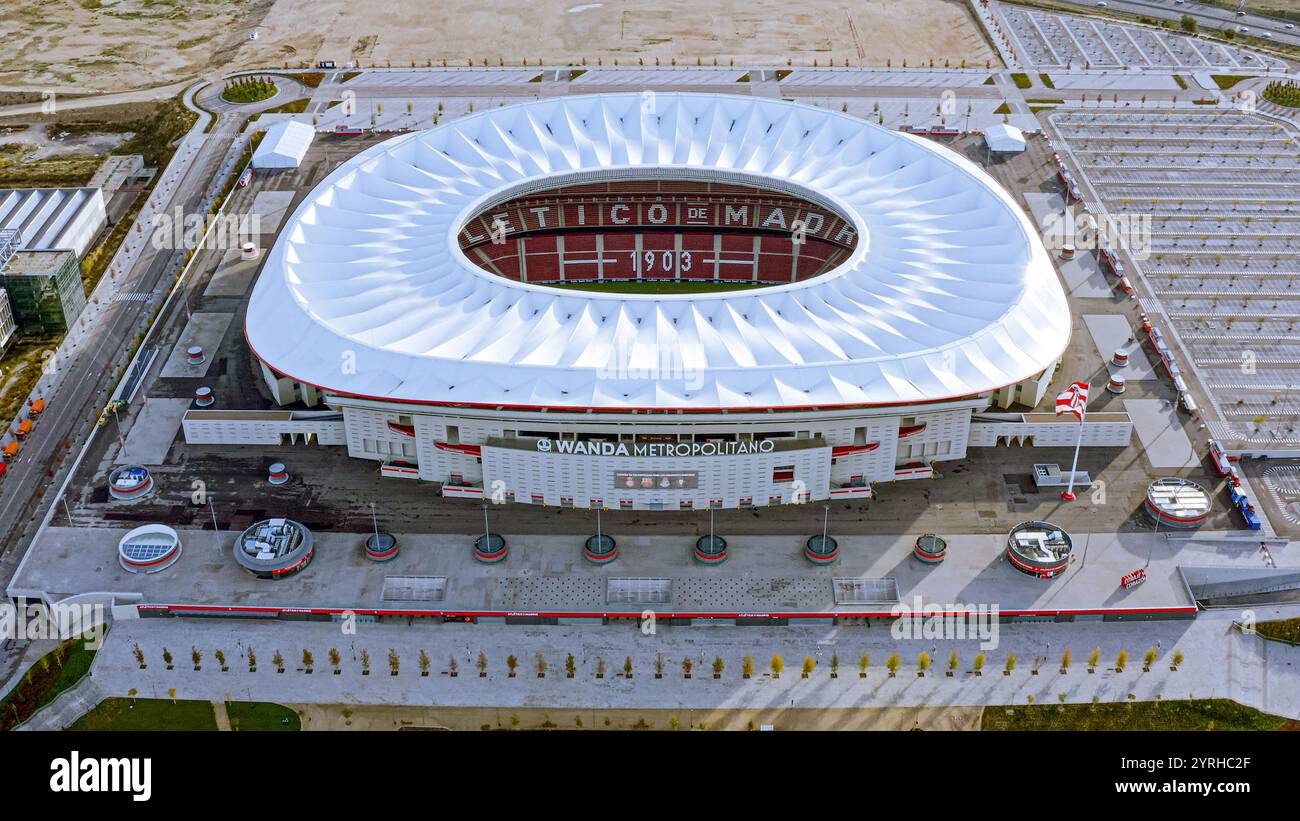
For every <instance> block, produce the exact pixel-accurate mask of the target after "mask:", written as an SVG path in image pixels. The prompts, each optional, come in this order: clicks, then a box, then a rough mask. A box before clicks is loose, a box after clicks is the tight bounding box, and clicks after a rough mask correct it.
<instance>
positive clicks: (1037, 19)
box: [995, 4, 1286, 71]
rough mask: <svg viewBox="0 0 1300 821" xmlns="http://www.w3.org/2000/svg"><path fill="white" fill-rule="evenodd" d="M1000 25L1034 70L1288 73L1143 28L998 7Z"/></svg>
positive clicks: (1236, 52)
mask: <svg viewBox="0 0 1300 821" xmlns="http://www.w3.org/2000/svg"><path fill="white" fill-rule="evenodd" d="M997 9H998V14H999V15H1000V18H1001V19H1000V20H999V21H998V23H997V27H998V29H999V30H1000V32H1001V34H1002V35H1003V36H1004V37H1006V38H1007V39H1008V40H1009V41H1010V43H1011V46H1012V48H1013V49H1014V51H1015V53H1016V55H1017V56H1018V57H1019V58H1020V61H1021V63H1022V64H1024V65H1026V66H1032V67H1035V68H1061V67H1066V68H1119V67H1132V68H1170V69H1193V70H1194V69H1222V70H1234V69H1248V70H1252V71H1268V70H1270V69H1273V70H1278V69H1285V67H1286V66H1285V63H1283V62H1282V61H1280V60H1277V59H1274V58H1272V57H1269V56H1267V55H1264V54H1258V53H1256V52H1252V51H1247V50H1245V49H1240V48H1236V47H1233V46H1226V45H1223V44H1220V43H1214V42H1210V41H1207V40H1202V39H1199V38H1195V37H1188V36H1186V35H1182V34H1174V33H1172V32H1165V31H1159V30H1157V29H1154V28H1148V27H1145V26H1130V25H1123V24H1120V23H1107V22H1103V21H1101V20H1093V19H1089V18H1086V17H1074V16H1071V15H1064V14H1053V13H1051V12H1045V11H1036V10H1030V9H1024V8H1019V7H1016V6H1009V5H1005V4H999V5H998V7H997ZM995 19H997V18H995Z"/></svg>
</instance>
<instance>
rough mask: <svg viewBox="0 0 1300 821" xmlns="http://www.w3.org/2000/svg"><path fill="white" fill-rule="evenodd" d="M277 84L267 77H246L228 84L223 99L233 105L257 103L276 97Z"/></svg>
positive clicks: (222, 93)
mask: <svg viewBox="0 0 1300 821" xmlns="http://www.w3.org/2000/svg"><path fill="white" fill-rule="evenodd" d="M275 92H276V88H275V83H274V82H272V81H271V80H270V79H269V78H267V77H253V76H250V75H244V76H240V77H236V78H235V79H233V80H229V81H227V82H226V87H225V88H224V89H223V90H222V92H221V96H222V98H223V99H225V100H227V101H229V102H232V103H256V102H260V101H261V100H269V99H270V98H272V97H274V96H275Z"/></svg>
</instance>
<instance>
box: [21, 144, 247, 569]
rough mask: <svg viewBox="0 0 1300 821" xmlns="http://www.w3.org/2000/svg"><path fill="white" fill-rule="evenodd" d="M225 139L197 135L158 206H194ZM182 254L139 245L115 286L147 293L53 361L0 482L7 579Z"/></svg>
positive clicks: (117, 307)
mask: <svg viewBox="0 0 1300 821" xmlns="http://www.w3.org/2000/svg"><path fill="white" fill-rule="evenodd" d="M232 140H233V134H231V133H222V132H221V131H220V130H219V129H218V130H214V132H213V133H212V134H209V135H207V136H206V137H205V138H204V139H203V141H202V143H201V144H200V147H199V149H198V153H197V154H196V155H195V157H194V159H193V160H191V161H190V165H189V167H188V168H187V169H186V170H185V173H184V176H183V177H182V178H181V181H180V183H179V184H178V185H177V186H176V189H175V191H173V193H172V195H171V197H170V198H169V199H168V200H167V202H166V203H165V209H163V210H167V211H170V210H171V209H173V208H175V207H177V206H179V207H181V208H182V209H183V210H184V211H185V212H187V213H188V212H190V211H193V210H195V209H196V208H197V207H198V205H199V203H201V201H202V199H203V197H204V195H205V193H206V192H207V191H208V189H209V188H210V187H211V185H212V175H213V173H214V172H215V170H216V168H217V165H218V163H220V162H221V160H222V158H223V157H224V156H225V153H226V151H227V150H228V147H229V145H230V143H231V141H232ZM182 255H183V251H181V250H173V249H161V250H160V249H155V248H153V247H152V245H149V246H146V249H145V250H144V251H143V252H142V253H141V254H140V256H139V257H138V259H137V260H136V263H135V265H134V266H133V267H132V268H131V269H130V270H129V271H127V272H126V273H125V275H124V278H123V281H122V284H121V286H119V291H120V292H121V293H125V294H143V293H147V294H150V295H151V297H152V299H150V300H136V299H131V300H120V301H113V302H112V303H110V304H109V305H108V306H107V307H106V308H105V310H104V311H103V313H102V314H101V315H100V316H98V317H96V318H95V319H94V320H92V325H91V326H90V330H89V333H88V334H87V336H86V338H85V339H84V340H83V341H82V342H81V344H80V345H79V346H78V348H77V352H76V353H75V355H74V356H73V357H72V359H71V361H69V362H65V363H61V364H60V367H64V368H66V369H67V372H66V373H65V374H64V375H63V379H62V381H60V382H59V384H58V386H57V387H56V388H55V390H54V391H53V392H52V393H51V394H50V395H48V396H47V397H46V411H45V413H44V414H42V415H41V418H40V419H39V420H38V421H37V423H36V425H35V427H34V428H33V430H32V433H31V434H30V435H29V436H28V437H27V440H26V441H25V442H24V443H23V450H22V453H21V456H20V458H19V459H18V460H16V461H15V462H13V463H11V464H10V467H9V471H8V473H7V475H6V476H5V481H4V482H3V483H0V579H4V580H5V582H6V583H7V582H8V579H9V577H10V576H11V575H12V573H13V570H14V568H15V567H16V566H17V562H18V560H19V559H20V558H21V556H22V553H23V552H24V550H25V547H26V541H27V538H28V537H29V536H30V535H31V530H32V528H33V527H34V525H35V524H36V521H35V519H34V516H35V514H36V513H37V512H38V510H39V509H40V502H41V501H42V498H43V496H44V494H45V493H46V492H48V491H52V490H53V489H54V488H55V487H56V484H55V482H56V481H57V479H58V477H57V476H56V475H55V474H56V473H57V472H58V468H59V467H60V465H61V463H62V460H63V457H64V456H66V455H69V454H72V453H75V452H76V450H77V449H78V448H79V447H80V446H81V444H82V443H83V442H84V441H85V438H86V436H87V435H89V433H90V432H91V431H92V430H93V429H94V424H95V419H96V418H97V415H98V412H99V410H100V408H101V407H102V405H103V402H104V401H105V400H106V399H107V397H108V395H109V392H110V391H111V389H112V387H113V385H114V384H115V378H116V377H115V373H116V370H117V369H116V367H114V365H115V363H118V362H119V361H120V360H121V359H122V357H123V356H124V354H125V353H126V352H127V351H128V350H129V349H130V346H131V342H132V340H133V339H134V338H135V336H136V335H137V334H139V333H142V332H143V330H144V328H145V327H146V323H147V321H148V319H149V314H150V312H151V311H152V309H153V306H154V305H156V304H157V303H158V302H159V301H160V300H161V299H163V298H164V296H165V294H166V293H167V291H168V290H169V289H170V288H171V284H172V280H171V277H170V276H169V275H170V274H172V273H174V272H175V271H176V270H177V269H178V267H179V265H180V261H181V259H182ZM56 456H57V457H58V458H59V460H60V461H56ZM38 494H40V495H38ZM51 495H52V494H51ZM16 547H19V548H20V549H15V548H16Z"/></svg>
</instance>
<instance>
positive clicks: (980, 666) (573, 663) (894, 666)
mask: <svg viewBox="0 0 1300 821" xmlns="http://www.w3.org/2000/svg"><path fill="white" fill-rule="evenodd" d="M133 652H134V654H135V660H136V663H137V664H139V666H140V669H142V670H143V669H145V668H146V667H148V663H147V661H146V659H145V655H144V650H142V649H141V648H140V645H139V644H136V645H135V646H134V647H133ZM212 655H213V658H215V659H216V661H217V664H218V665H220V667H221V670H222V671H223V672H224V671H228V670H229V669H230V666H229V663H228V659H227V658H226V654H225V653H224V652H223V651H221V650H216V651H214V652H213V654H212ZM326 657H327V658H328V660H329V665H330V667H331V668H332V669H333V671H334V674H335V675H339V674H341V673H342V664H343V656H342V654H341V653H340V652H339V651H338V650H337V649H336V648H330V650H329V652H328V653H327V654H326ZM244 658H245V659H246V660H247V662H248V669H249V672H256V671H257V661H258V659H257V653H256V652H255V651H254V650H253V648H251V647H250V648H248V651H247V653H245V654H244ZM1159 658H1160V651H1159V650H1158V649H1157V648H1155V647H1152V648H1150V649H1148V650H1147V651H1146V653H1145V654H1144V655H1143V657H1142V661H1143V664H1142V669H1143V671H1144V672H1149V671H1150V670H1151V668H1152V666H1154V665H1155V663H1156V662H1157V661H1158V660H1159ZM1184 658H1185V657H1184V655H1183V652H1182V651H1181V650H1175V651H1174V653H1173V654H1172V655H1171V656H1170V669H1171V670H1177V669H1178V667H1179V666H1180V665H1182V663H1183V661H1184ZM162 660H163V663H164V664H166V665H167V669H168V670H171V669H173V667H174V666H175V663H174V662H175V658H174V657H173V656H172V653H171V651H170V650H168V649H167V648H166V647H164V648H163V651H162ZM359 660H360V663H361V674H362V675H370V670H371V658H370V652H369V651H368V650H362V651H361V655H360V657H359ZM190 661H191V662H192V663H193V665H194V669H195V670H201V669H202V667H203V651H201V650H199V649H198V648H197V647H192V648H190ZM299 661H300V662H301V667H300V669H301V670H302V671H303V672H305V673H311V672H312V671H313V670H314V669H315V666H316V657H315V655H314V654H313V653H312V652H311V651H310V650H306V649H304V650H303V651H302V655H301V657H300V658H299ZM1073 661H1074V656H1073V654H1072V652H1071V651H1070V650H1068V649H1067V650H1065V652H1064V653H1062V654H1061V661H1060V667H1059V670H1060V672H1061V673H1062V674H1065V673H1067V672H1069V670H1070V667H1071V665H1072V664H1073ZM1128 662H1129V653H1128V651H1127V650H1120V651H1119V653H1118V654H1117V655H1116V656H1115V662H1114V669H1115V671H1116V672H1123V671H1124V669H1125V668H1126V667H1128ZM987 663H988V657H987V656H986V655H985V654H984V653H982V652H981V653H976V654H975V656H974V658H973V659H972V662H971V668H972V669H971V672H973V673H974V674H975V675H977V676H979V675H983V672H984V668H985V666H986V665H987ZM416 664H417V666H418V667H419V670H420V675H421V676H427V675H429V671H430V669H431V667H432V666H433V661H432V659H431V658H430V657H429V654H428V653H427V652H425V651H424V650H421V651H420V654H419V656H418V657H417V659H416ZM933 664H934V660H933V659H932V658H931V657H930V654H929V653H926V652H924V651H923V652H921V653H919V654H917V657H916V669H917V675H918V676H924V675H925V674H926V673H928V672H929V671H930V669H931V668H932V667H933ZM1018 664H1019V657H1018V656H1017V655H1016V654H1015V653H1008V654H1007V656H1006V658H1005V659H1004V661H1003V668H1002V672H1003V674H1004V675H1011V673H1012V672H1013V671H1014V670H1015V669H1016V667H1017V665H1018ZM1100 664H1101V648H1099V647H1098V648H1094V649H1093V650H1092V652H1090V653H1089V654H1088V665H1087V666H1088V672H1089V673H1092V672H1095V671H1096V669H1097V667H1098V666H1099V665H1100ZM271 666H272V667H274V668H275V670H276V672H278V673H283V672H284V671H285V666H286V661H285V657H284V654H283V653H281V652H280V651H279V650H276V651H275V653H274V654H273V655H272V656H271ZM519 666H520V662H519V658H518V657H517V656H514V655H510V656H507V657H506V669H507V671H508V675H509V677H510V678H515V677H516V676H517V675H518V673H519ZM667 666H668V660H667V659H665V658H664V655H663V654H662V653H659V654H657V655H656V656H655V660H654V676H655V678H663V676H664V671H665V669H667ZM680 666H681V670H682V675H683V677H684V678H692V677H693V675H694V672H695V661H694V660H693V659H692V658H691V657H690V656H686V657H684V658H682V660H681V663H680ZM870 666H871V656H870V655H869V654H867V653H863V654H862V655H861V656H859V657H858V661H857V667H858V675H859V676H860V677H861V678H866V676H867V670H868V668H869V667H870ZM902 666H903V660H902V658H901V657H900V656H899V655H898V654H897V653H892V654H890V656H889V658H888V659H886V660H885V669H886V670H888V671H889V675H890V677H891V678H892V677H894V676H895V675H897V673H898V671H899V669H900V668H901V667H902ZM401 667H402V659H401V656H400V655H399V654H398V652H397V651H396V650H394V649H389V651H388V670H389V674H390V675H394V676H396V675H398V674H399V673H400V672H401ZM474 667H475V668H476V669H477V670H478V674H479V677H481V678H483V677H486V676H487V674H488V657H487V654H486V653H484V652H481V651H480V652H479V654H478V658H477V659H476V660H475V662H474ZM709 667H710V669H711V670H712V672H713V677H714V678H715V679H718V678H722V673H723V671H724V670H725V669H726V663H725V662H724V661H723V660H722V657H721V656H715V657H714V659H713V663H712V664H711V665H709ZM816 668H817V660H816V659H815V658H813V657H812V656H804V660H803V664H802V666H801V667H800V673H801V675H802V676H803V677H804V678H808V677H809V676H810V675H812V673H813V671H814V670H816ZM533 669H534V670H536V672H537V677H538V678H545V677H546V674H547V672H548V671H549V670H550V663H549V662H548V661H547V660H546V656H545V655H544V654H542V653H537V654H536V655H535V656H534V659H533ZM768 669H769V670H770V671H771V673H772V676H773V677H774V678H780V676H781V674H782V673H783V672H785V659H784V658H783V657H782V656H781V654H780V653H773V654H772V658H771V661H770V662H769V663H768ZM740 670H741V676H742V677H744V678H750V677H752V676H753V675H754V672H755V662H754V657H753V656H745V657H744V658H743V659H742V660H741V667H740ZM564 671H565V675H566V677H568V678H574V677H575V676H576V675H577V672H578V662H577V660H576V659H575V658H574V656H573V654H572V653H569V654H568V655H567V656H566V657H565V659H564ZM445 672H446V673H447V674H448V675H450V676H453V677H455V676H458V675H459V674H460V669H459V662H458V661H457V660H456V657H455V656H451V657H449V658H448V659H447V667H446V671H445ZM595 672H596V678H605V675H606V673H607V672H608V667H607V665H606V662H605V658H604V656H597V657H596V665H595ZM633 672H634V665H633V663H632V657H631V656H627V657H626V658H625V659H624V660H623V667H622V673H623V677H624V678H632V675H633ZM958 672H962V661H961V656H960V655H959V654H958V652H957V651H956V650H953V651H952V653H951V655H949V656H948V670H947V674H948V675H949V676H953V675H955V674H956V673H958ZM1036 672H1037V668H1036V667H1035V673H1036ZM839 673H840V657H839V655H838V654H836V655H832V656H831V659H830V674H831V677H832V678H838V677H839Z"/></svg>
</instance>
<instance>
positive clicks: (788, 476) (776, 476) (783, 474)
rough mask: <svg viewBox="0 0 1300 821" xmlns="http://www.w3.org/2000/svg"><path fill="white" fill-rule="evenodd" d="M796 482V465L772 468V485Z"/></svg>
mask: <svg viewBox="0 0 1300 821" xmlns="http://www.w3.org/2000/svg"><path fill="white" fill-rule="evenodd" d="M793 481H794V465H782V466H780V467H774V468H772V484H774V485H775V484H780V483H782V482H793Z"/></svg>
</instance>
